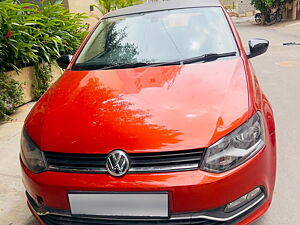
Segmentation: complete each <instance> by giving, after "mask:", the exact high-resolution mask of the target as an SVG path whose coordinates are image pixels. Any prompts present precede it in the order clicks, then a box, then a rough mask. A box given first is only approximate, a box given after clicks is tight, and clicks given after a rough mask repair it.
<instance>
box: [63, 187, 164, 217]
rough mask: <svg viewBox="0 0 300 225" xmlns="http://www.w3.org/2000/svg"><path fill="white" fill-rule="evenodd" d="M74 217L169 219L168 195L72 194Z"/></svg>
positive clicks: (70, 199)
mask: <svg viewBox="0 0 300 225" xmlns="http://www.w3.org/2000/svg"><path fill="white" fill-rule="evenodd" d="M68 196H69V201H70V206H71V212H72V214H73V215H97V216H120V217H122V216H123V217H125V216H129V217H168V216H169V198H168V193H124V194H123V193H82V194H81V193H70V194H69V195H68Z"/></svg>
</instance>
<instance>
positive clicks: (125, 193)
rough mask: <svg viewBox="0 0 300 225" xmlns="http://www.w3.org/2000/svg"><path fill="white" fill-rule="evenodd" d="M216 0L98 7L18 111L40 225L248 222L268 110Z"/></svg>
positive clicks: (263, 187) (262, 194) (267, 174)
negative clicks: (83, 33) (27, 106)
mask: <svg viewBox="0 0 300 225" xmlns="http://www.w3.org/2000/svg"><path fill="white" fill-rule="evenodd" d="M268 45H269V43H268V41H266V40H262V39H253V40H250V41H249V48H250V52H249V53H246V52H245V50H244V48H243V46H242V43H241V40H240V38H239V35H238V33H237V31H236V29H235V27H234V25H233V23H232V21H231V20H230V18H229V16H228V14H227V13H226V11H225V9H224V8H222V6H221V5H220V3H219V1H217V0H201V1H193V0H185V1H178V0H172V1H164V2H159V3H149V4H143V5H139V6H134V7H129V8H124V9H121V10H117V11H114V12H111V13H109V14H107V15H105V16H104V17H103V18H102V19H101V21H100V22H99V24H98V25H97V27H96V28H95V29H94V30H93V31H91V33H90V35H89V36H88V37H87V38H86V40H85V41H84V43H83V44H82V47H81V48H80V49H79V50H78V52H77V53H76V54H75V55H74V56H62V57H61V58H60V59H59V60H58V63H59V65H61V66H62V67H63V68H65V69H66V71H65V73H64V75H63V76H62V77H61V78H60V79H59V80H58V81H57V82H56V83H55V84H54V85H53V86H52V87H51V88H50V89H49V90H48V91H47V93H46V94H45V95H44V96H43V97H42V98H41V99H40V100H39V101H38V103H37V104H36V105H35V107H34V108H33V109H32V111H31V113H30V114H29V116H28V117H27V119H26V122H25V125H24V129H23V133H22V140H21V154H20V155H21V157H20V160H21V166H22V175H23V182H24V185H25V188H26V195H27V199H28V205H29V207H30V209H31V211H32V213H33V215H34V216H35V218H36V219H37V221H38V222H39V223H40V224H130V225H133V224H160V225H163V224H214V225H217V224H249V223H251V222H252V221H254V220H255V219H257V218H258V217H260V216H261V215H262V214H263V213H264V212H266V210H267V209H268V208H269V206H270V204H271V201H272V195H273V190H274V183H275V174H276V137H275V125H274V118H273V112H272V108H271V105H270V103H269V102H268V100H267V98H266V96H265V95H264V93H263V92H262V90H261V88H260V86H259V83H258V81H257V78H256V76H255V72H254V70H253V68H252V66H251V63H250V61H249V59H250V58H252V57H255V56H258V55H260V54H263V53H264V52H265V51H266V50H267V48H268Z"/></svg>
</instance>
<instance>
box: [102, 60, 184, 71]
mask: <svg viewBox="0 0 300 225" xmlns="http://www.w3.org/2000/svg"><path fill="white" fill-rule="evenodd" d="M179 64H180V63H179V62H162V63H147V62H137V63H126V64H119V65H112V66H106V67H103V68H101V70H110V69H127V68H138V67H155V66H161V65H179Z"/></svg>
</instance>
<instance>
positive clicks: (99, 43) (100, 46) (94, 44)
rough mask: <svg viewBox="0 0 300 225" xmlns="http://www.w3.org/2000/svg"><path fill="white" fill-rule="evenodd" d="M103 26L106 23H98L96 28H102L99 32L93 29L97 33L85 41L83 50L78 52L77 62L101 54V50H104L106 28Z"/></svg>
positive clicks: (85, 60)
mask: <svg viewBox="0 0 300 225" xmlns="http://www.w3.org/2000/svg"><path fill="white" fill-rule="evenodd" d="M105 26H108V24H104V22H103V24H100V25H99V27H98V28H97V30H102V31H101V32H99V31H97V30H95V33H97V32H99V34H98V35H95V36H94V35H93V36H92V37H91V38H90V40H89V41H88V42H87V44H86V46H85V47H84V50H83V51H82V53H81V54H80V56H82V57H79V58H78V63H81V62H87V61H89V60H91V59H93V58H94V57H96V56H97V55H101V54H102V53H103V52H105V45H106V40H107V32H108V29H104V27H105Z"/></svg>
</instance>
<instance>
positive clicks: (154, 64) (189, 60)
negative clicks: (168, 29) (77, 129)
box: [100, 52, 237, 70]
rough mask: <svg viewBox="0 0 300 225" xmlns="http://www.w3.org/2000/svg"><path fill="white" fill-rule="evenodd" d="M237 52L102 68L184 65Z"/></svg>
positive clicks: (207, 60)
mask: <svg viewBox="0 0 300 225" xmlns="http://www.w3.org/2000/svg"><path fill="white" fill-rule="evenodd" d="M236 55H237V52H228V53H221V54H217V53H210V54H204V55H201V56H197V57H193V58H188V59H182V60H177V61H172V62H161V63H147V62H137V63H126V64H119V65H118V64H117V65H111V66H106V67H102V68H100V69H101V70H110V69H126V68H138V67H155V66H169V65H183V64H190V63H195V62H209V61H215V60H217V59H219V58H225V57H230V56H236Z"/></svg>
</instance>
